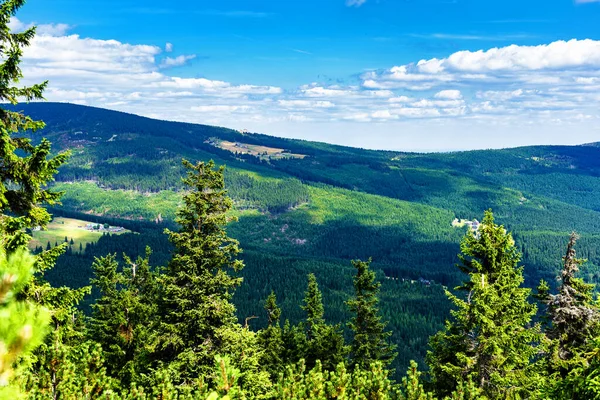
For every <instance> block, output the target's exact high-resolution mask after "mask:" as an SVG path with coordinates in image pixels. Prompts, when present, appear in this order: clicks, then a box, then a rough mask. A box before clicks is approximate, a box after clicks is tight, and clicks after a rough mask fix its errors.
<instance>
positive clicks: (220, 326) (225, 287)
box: [154, 161, 243, 380]
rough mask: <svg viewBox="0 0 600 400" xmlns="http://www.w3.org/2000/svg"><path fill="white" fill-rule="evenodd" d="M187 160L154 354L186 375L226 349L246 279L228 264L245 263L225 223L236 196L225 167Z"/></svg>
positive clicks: (209, 363)
mask: <svg viewBox="0 0 600 400" xmlns="http://www.w3.org/2000/svg"><path fill="white" fill-rule="evenodd" d="M184 166H185V167H186V168H187V169H188V173H187V177H186V178H185V179H184V180H183V182H184V184H185V185H186V186H187V188H188V192H187V193H186V194H185V195H184V196H183V201H184V206H183V207H182V208H181V209H180V210H179V211H178V212H177V216H178V219H177V222H178V223H179V225H180V227H181V228H180V230H179V231H178V232H171V231H168V230H167V233H168V235H169V238H170V241H171V243H173V245H174V246H175V253H174V255H173V258H172V259H171V261H170V262H169V264H168V266H167V269H166V274H165V275H164V277H163V282H162V283H161V284H162V286H163V288H164V289H163V293H162V294H161V302H160V314H161V318H160V319H159V321H158V326H157V327H156V333H157V334H156V336H155V338H154V339H155V340H154V342H155V352H154V357H155V358H156V359H157V360H159V361H163V362H168V363H170V364H171V368H172V369H173V370H175V371H176V373H177V374H179V376H180V378H181V379H182V380H186V379H189V378H192V377H197V376H198V375H201V374H202V373H204V372H206V371H208V370H209V368H211V367H212V364H213V357H214V354H223V353H222V351H221V349H222V348H223V347H224V346H226V343H224V338H223V334H224V330H226V329H227V328H235V327H236V325H237V318H236V315H235V307H234V305H233V304H232V303H231V297H232V295H233V291H234V289H235V288H236V287H237V286H239V285H240V283H241V281H242V279H241V278H238V277H235V276H232V275H230V274H229V273H228V269H229V270H231V271H233V272H237V271H239V270H241V268H242V267H243V264H242V262H241V261H239V260H236V259H235V257H236V255H237V254H239V253H240V249H239V247H238V243H237V241H235V240H233V239H231V238H229V237H228V236H227V234H226V232H225V229H224V226H225V224H226V223H227V222H228V219H229V217H228V216H227V213H228V212H229V211H230V210H231V208H232V201H231V199H230V198H229V197H227V195H226V191H225V189H224V180H223V168H222V167H221V168H219V169H215V164H214V162H212V161H211V162H208V163H204V162H199V163H197V164H195V165H194V164H192V163H190V162H188V161H184ZM223 355H225V354H223Z"/></svg>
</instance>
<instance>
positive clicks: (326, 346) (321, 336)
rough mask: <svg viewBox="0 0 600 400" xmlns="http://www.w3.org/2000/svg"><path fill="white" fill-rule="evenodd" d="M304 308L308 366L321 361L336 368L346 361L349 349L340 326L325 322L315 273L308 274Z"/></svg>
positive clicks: (324, 365)
mask: <svg viewBox="0 0 600 400" xmlns="http://www.w3.org/2000/svg"><path fill="white" fill-rule="evenodd" d="M302 309H303V310H304V311H305V312H306V322H305V335H306V342H305V344H304V354H303V355H304V359H305V362H306V366H307V368H309V369H312V368H313V367H314V366H315V365H316V362H317V361H320V362H321V364H322V365H323V368H324V369H326V370H333V369H335V367H336V366H337V365H338V364H339V363H341V362H343V361H344V358H345V356H346V355H347V354H348V350H349V349H348V347H347V346H346V345H345V343H344V336H343V334H342V332H341V328H340V326H339V325H329V324H327V323H326V322H325V309H324V307H323V295H322V294H321V291H320V290H319V285H318V284H317V278H316V277H315V275H314V274H309V275H308V288H307V290H306V293H305V297H304V305H303V306H302Z"/></svg>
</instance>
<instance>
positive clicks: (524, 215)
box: [17, 103, 600, 369]
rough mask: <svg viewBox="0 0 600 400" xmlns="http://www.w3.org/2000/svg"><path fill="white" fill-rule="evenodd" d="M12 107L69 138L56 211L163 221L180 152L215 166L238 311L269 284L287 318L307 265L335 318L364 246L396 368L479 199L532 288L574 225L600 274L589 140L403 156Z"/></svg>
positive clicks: (433, 308) (439, 309)
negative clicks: (227, 217)
mask: <svg viewBox="0 0 600 400" xmlns="http://www.w3.org/2000/svg"><path fill="white" fill-rule="evenodd" d="M17 109H20V110H24V111H25V113H27V114H29V115H31V116H32V117H34V118H36V119H42V120H44V121H45V122H46V123H47V127H46V128H45V130H44V131H43V132H42V133H41V134H39V135H38V134H36V135H35V137H41V136H42V135H43V136H47V137H48V138H50V139H51V141H52V142H53V143H54V145H55V147H56V148H57V149H61V150H64V149H70V150H71V151H72V158H71V161H70V163H69V165H67V166H65V167H64V168H62V169H61V171H60V173H59V175H58V178H57V182H56V186H57V187H58V188H59V189H62V190H65V192H66V194H65V196H64V199H63V204H64V205H63V208H62V209H61V210H56V211H59V212H62V213H66V214H69V213H70V214H72V215H80V214H81V213H86V214H88V215H97V216H101V217H102V218H114V219H118V220H121V221H123V222H122V223H124V224H125V223H127V221H146V222H148V223H149V226H150V227H152V226H154V225H156V226H157V229H162V224H164V222H163V223H161V221H167V222H168V221H172V220H173V219H174V216H175V210H176V208H177V205H178V203H179V194H178V191H179V190H180V189H181V183H180V177H181V175H182V174H183V170H182V168H181V158H187V159H189V160H192V161H196V160H209V159H213V160H215V162H216V163H217V164H219V165H226V166H227V170H226V183H227V186H228V189H229V191H230V195H231V196H232V197H233V199H234V200H235V203H236V207H237V214H238V216H239V222H237V223H234V224H232V225H231V226H230V231H231V233H232V234H233V235H234V236H235V237H237V238H239V240H240V241H241V245H242V247H243V248H244V249H245V253H244V254H245V255H244V258H245V261H246V264H247V267H246V269H245V272H244V276H245V285H244V286H243V287H242V288H241V289H240V290H239V291H238V294H237V295H236V301H237V304H238V309H239V312H240V315H241V316H248V315H262V311H261V303H260V301H261V300H264V298H266V296H267V295H268V293H269V292H270V290H271V289H274V290H276V292H277V293H278V295H279V296H280V297H281V299H282V304H283V308H284V317H286V315H287V316H288V317H289V318H292V319H296V318H299V316H300V315H301V313H302V311H301V310H299V309H298V308H297V304H299V301H300V300H299V299H300V298H301V297H302V292H303V290H304V285H305V278H304V277H305V275H306V273H308V272H311V271H315V272H317V275H318V278H319V279H320V281H321V282H322V286H323V287H324V288H326V289H327V291H326V299H327V304H328V305H329V311H328V312H329V316H330V317H331V318H332V319H337V320H340V321H341V320H343V319H344V318H345V316H346V314H345V311H344V305H343V301H344V299H345V298H346V297H347V293H348V292H347V291H348V289H349V288H350V287H351V281H350V279H351V273H352V271H351V269H350V267H349V260H350V259H355V258H361V259H367V258H369V257H372V258H373V260H374V266H375V267H377V268H378V270H379V271H380V274H381V275H380V277H381V278H383V277H384V276H385V277H387V278H388V279H385V280H384V287H383V288H384V295H383V302H384V313H385V315H386V318H388V319H389V320H390V323H391V326H392V329H393V330H394V331H395V332H396V333H395V336H394V340H395V341H396V342H397V343H398V344H399V345H400V351H401V352H402V354H403V356H402V357H401V358H400V359H399V361H398V363H399V364H398V366H399V367H401V368H402V369H403V368H404V365H405V364H406V362H407V360H408V359H409V358H417V359H420V357H422V355H423V354H422V353H421V352H422V351H423V349H424V348H425V343H426V340H427V336H428V335H429V334H431V333H433V332H435V331H436V330H437V329H438V328H439V326H440V325H441V323H442V321H443V319H444V318H445V316H446V313H447V310H448V305H447V304H446V303H445V300H444V298H443V293H442V290H441V287H440V286H439V285H440V284H442V285H447V286H450V287H452V286H454V285H455V284H456V283H457V282H459V281H460V279H461V275H460V274H459V273H458V271H457V269H456V268H455V267H454V264H455V262H456V261H457V258H456V254H457V253H458V252H459V247H458V243H459V241H460V238H461V237H462V235H464V233H465V229H466V228H460V227H453V226H452V221H453V220H454V219H455V218H458V219H466V220H474V219H477V218H481V217H482V215H483V211H484V210H486V209H488V208H492V209H493V210H494V212H495V215H496V217H497V219H498V220H499V221H500V222H501V223H503V224H505V226H506V227H507V228H508V229H509V230H511V231H513V233H514V236H515V239H516V241H517V244H518V245H519V247H520V248H521V249H522V250H523V263H524V265H525V274H526V276H527V283H528V284H529V285H534V284H536V282H537V281H538V280H539V279H540V278H544V279H546V280H548V281H550V282H554V274H555V273H556V270H557V267H558V266H559V265H560V259H561V256H562V253H563V250H564V245H565V243H566V240H567V237H568V234H569V233H570V232H571V231H572V230H577V231H578V232H580V234H581V235H582V240H581V241H580V246H579V247H580V252H581V255H582V257H585V258H588V259H589V266H588V268H587V269H586V270H585V273H586V274H587V275H588V277H590V278H591V279H592V280H598V279H599V278H600V196H599V195H598V194H599V193H600V146H599V145H598V144H593V145H586V146H536V147H522V148H515V149H505V150H486V151H469V152H454V153H444V154H416V153H403V152H390V151H371V150H362V149H356V148H350V147H343V146H333V145H328V144H324V143H315V142H308V141H302V140H291V139H282V138H276V137H272V136H267V135H262V134H253V133H246V132H238V131H235V130H231V129H226V128H219V127H212V126H206V125H196V124H186V123H177V122H166V121H156V120H152V119H148V118H142V117H138V116H135V115H130V114H125V113H119V112H115V111H108V110H103V109H98V108H91V107H84V106H77V105H70V104H56V103H43V104H42V103H32V104H27V105H19V106H17ZM399 134H400V133H399ZM424 134H425V133H424ZM124 237H125V236H122V237H120V239H106V240H107V241H108V240H114V241H117V240H121V241H124V240H125V239H124ZM132 240H133V239H132ZM136 240H138V239H136ZM139 240H141V239H139ZM115 243H118V242H115ZM114 246H117V247H114ZM114 246H113V247H110V248H111V249H112V248H116V249H118V250H119V251H129V249H127V248H124V249H119V248H118V245H117V244H114ZM156 246H161V245H160V244H157V245H156ZM86 262H87V261H86ZM72 265H75V264H72ZM64 268H68V265H67V264H65V267H64ZM86 273H87V272H82V271H78V272H77V271H71V272H69V273H66V272H65V273H64V274H62V275H60V274H59V275H60V276H61V277H63V278H61V279H64V280H65V281H69V280H70V279H76V278H75V277H76V276H77V275H78V274H79V275H82V274H83V275H82V276H81V277H80V280H85V279H87V276H86V275H85V274H86ZM59 275H57V276H59ZM78 279H79V278H78ZM419 279H421V280H419ZM415 282H416V283H415ZM423 282H427V283H423ZM263 322H264V321H263ZM259 323H261V322H259Z"/></svg>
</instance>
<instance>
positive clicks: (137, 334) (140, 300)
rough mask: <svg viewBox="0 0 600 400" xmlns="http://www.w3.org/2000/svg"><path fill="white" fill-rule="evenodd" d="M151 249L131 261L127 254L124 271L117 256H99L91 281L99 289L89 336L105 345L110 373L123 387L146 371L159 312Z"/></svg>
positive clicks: (94, 265) (93, 266) (93, 307)
mask: <svg viewBox="0 0 600 400" xmlns="http://www.w3.org/2000/svg"><path fill="white" fill-rule="evenodd" d="M150 255H151V251H150V249H149V248H146V255H145V257H143V258H142V257H138V258H137V260H135V261H132V260H131V259H130V258H129V257H127V256H125V267H124V268H123V271H121V270H120V268H119V263H118V262H117V259H116V255H114V254H113V255H108V256H106V257H101V258H97V259H96V260H95V262H94V264H93V265H92V268H93V270H94V276H95V277H94V278H93V279H92V281H91V283H92V284H93V285H94V286H95V287H96V288H97V289H98V290H99V291H100V297H99V298H98V300H97V301H96V303H95V304H93V305H92V310H93V313H92V318H91V320H90V327H89V337H90V339H92V340H94V341H96V342H98V343H99V344H100V345H102V348H103V350H104V357H105V359H106V361H107V368H108V373H109V375H111V376H112V377H114V378H118V379H119V380H120V381H121V383H122V384H123V385H124V386H129V385H130V384H131V383H132V382H134V381H136V380H138V378H139V375H140V374H141V373H144V372H147V371H146V370H147V363H146V359H145V355H146V349H145V347H146V342H147V340H148V337H149V331H148V325H149V324H150V323H151V321H152V320H153V319H154V316H155V314H156V301H157V298H156V296H157V291H158V286H157V275H156V273H154V272H153V271H152V268H151V267H150Z"/></svg>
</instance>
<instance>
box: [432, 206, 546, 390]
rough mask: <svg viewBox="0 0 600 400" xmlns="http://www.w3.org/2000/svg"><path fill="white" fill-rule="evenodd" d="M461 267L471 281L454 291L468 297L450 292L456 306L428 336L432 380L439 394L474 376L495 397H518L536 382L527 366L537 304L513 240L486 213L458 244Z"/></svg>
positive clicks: (535, 334) (538, 337)
mask: <svg viewBox="0 0 600 400" xmlns="http://www.w3.org/2000/svg"><path fill="white" fill-rule="evenodd" d="M461 250H462V255H460V260H461V265H459V268H460V269H461V271H463V272H465V273H466V274H468V275H469V278H470V279H469V280H468V281H467V282H465V283H464V284H463V285H462V286H460V287H458V288H457V289H459V290H461V291H463V292H466V298H464V299H463V298H461V297H458V296H455V295H452V294H450V293H449V292H448V293H447V294H448V297H449V298H450V299H451V300H452V302H453V303H454V305H455V306H456V307H457V310H454V311H452V319H451V320H450V321H447V322H446V329H445V330H444V331H442V332H439V333H438V334H436V335H435V336H434V337H433V338H432V339H431V348H432V350H431V351H430V352H429V353H428V355H427V361H428V364H429V367H430V371H431V375H432V378H433V383H434V384H435V386H436V389H437V391H438V392H439V393H440V394H442V395H448V394H450V392H452V391H453V390H454V389H455V388H456V385H457V384H458V382H460V381H468V380H473V381H474V382H475V383H476V384H477V386H478V387H479V388H480V389H481V390H482V391H483V393H484V394H485V395H486V396H487V397H489V398H493V399H505V398H511V397H518V396H519V395H523V394H525V393H530V391H532V390H533V389H532V388H530V387H529V386H528V385H530V384H531V385H536V384H537V382H536V381H535V379H534V378H535V377H534V373H533V370H532V368H531V367H530V365H531V364H530V362H531V360H532V357H533V356H534V355H535V354H536V352H537V350H536V348H535V347H534V346H533V345H534V344H535V343H536V342H539V341H540V340H541V335H540V334H539V333H538V332H539V329H538V327H534V328H529V327H528V326H529V324H530V322H531V319H532V317H533V316H534V315H535V313H536V307H535V306H534V305H532V304H530V303H529V302H528V300H527V298H528V296H529V293H530V290H529V289H525V288H522V287H521V284H522V283H523V269H522V267H518V266H517V265H518V263H519V260H520V255H519V253H518V251H517V249H516V248H515V243H514V240H513V238H512V236H511V235H510V233H507V232H506V230H505V229H504V228H503V227H502V226H498V225H496V224H495V223H494V217H493V215H492V212H491V211H487V212H486V214H485V218H484V220H483V223H482V225H481V226H480V228H479V231H478V232H477V234H475V233H473V232H469V233H467V235H466V236H465V238H464V239H463V241H462V243H461Z"/></svg>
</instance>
